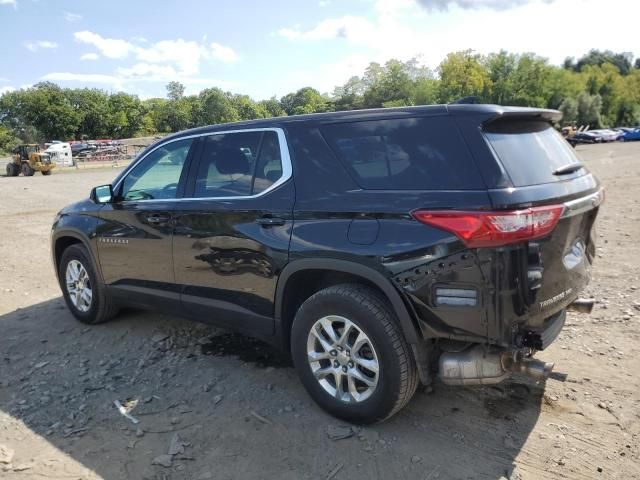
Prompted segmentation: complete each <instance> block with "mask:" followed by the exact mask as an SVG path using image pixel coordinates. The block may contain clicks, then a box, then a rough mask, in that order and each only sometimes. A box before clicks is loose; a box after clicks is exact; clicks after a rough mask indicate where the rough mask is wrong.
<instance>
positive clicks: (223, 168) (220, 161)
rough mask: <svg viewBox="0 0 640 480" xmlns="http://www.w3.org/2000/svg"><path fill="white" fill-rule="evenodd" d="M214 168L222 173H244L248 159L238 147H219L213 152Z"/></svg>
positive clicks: (247, 170)
mask: <svg viewBox="0 0 640 480" xmlns="http://www.w3.org/2000/svg"><path fill="white" fill-rule="evenodd" d="M215 163H216V169H217V170H218V172H220V173H222V174H223V175H234V174H236V175H246V174H248V173H249V160H248V159H247V157H246V156H245V154H244V153H242V151H240V149H239V148H238V149H234V148H221V149H219V150H218V151H217V152H216V154H215Z"/></svg>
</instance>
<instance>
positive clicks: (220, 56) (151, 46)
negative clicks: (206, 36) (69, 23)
mask: <svg viewBox="0 0 640 480" xmlns="http://www.w3.org/2000/svg"><path fill="white" fill-rule="evenodd" d="M74 36H75V38H76V40H77V41H79V42H81V43H86V44H89V45H93V46H94V47H96V48H97V49H98V50H99V51H100V53H101V54H102V55H104V56H105V57H107V58H113V59H124V58H127V57H129V56H133V57H135V59H136V60H138V61H139V62H140V65H149V64H158V65H161V66H162V67H161V68H163V69H164V71H167V68H168V67H171V68H173V69H174V71H175V72H176V73H177V74H179V75H182V76H187V77H191V76H193V75H196V74H197V73H198V72H199V71H200V64H201V63H202V62H203V61H205V60H210V59H213V60H218V61H221V62H225V63H230V62H235V61H237V60H238V54H237V53H236V52H235V51H234V50H233V49H232V48H231V47H227V46H224V45H221V44H219V43H216V42H213V43H211V44H210V45H209V46H207V45H206V44H204V43H200V42H196V41H187V40H183V39H182V38H178V39H176V40H161V41H159V42H155V43H148V42H147V41H146V40H143V39H142V38H135V39H134V41H136V42H137V44H134V43H132V42H130V41H127V40H123V39H118V38H104V37H102V36H101V35H99V34H97V33H94V32H90V31H87V30H85V31H82V32H76V33H75V34H74ZM140 43H144V45H140ZM87 59H88V58H87ZM131 68H136V67H135V66H134V67H131ZM137 68H138V70H139V71H141V70H140V68H146V69H147V71H148V72H151V70H150V69H149V67H137ZM131 71H132V72H133V71H134V70H131ZM155 71H156V72H157V71H158V69H155Z"/></svg>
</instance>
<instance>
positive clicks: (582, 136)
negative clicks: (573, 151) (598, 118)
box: [567, 131, 602, 147]
mask: <svg viewBox="0 0 640 480" xmlns="http://www.w3.org/2000/svg"><path fill="white" fill-rule="evenodd" d="M567 141H568V142H569V143H570V144H571V145H572V146H573V147H575V146H576V145H578V144H580V143H600V142H602V135H600V134H598V133H594V132H593V131H588V132H576V133H574V134H573V135H571V136H570V137H567Z"/></svg>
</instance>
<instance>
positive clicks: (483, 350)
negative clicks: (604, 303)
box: [438, 298, 595, 385]
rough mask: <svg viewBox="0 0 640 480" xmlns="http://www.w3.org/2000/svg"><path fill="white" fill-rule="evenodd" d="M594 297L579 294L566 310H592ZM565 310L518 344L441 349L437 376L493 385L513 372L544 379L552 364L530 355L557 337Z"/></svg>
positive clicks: (455, 382) (447, 380)
mask: <svg viewBox="0 0 640 480" xmlns="http://www.w3.org/2000/svg"><path fill="white" fill-rule="evenodd" d="M594 303H595V300H594V299H585V298H579V299H577V300H575V301H574V302H573V303H572V304H570V305H569V306H568V307H567V310H572V311H577V312H580V313H591V310H592V309H593V304H594ZM565 318H566V311H565V310H562V311H561V312H559V313H558V314H556V315H554V316H553V317H552V318H550V319H549V320H548V321H547V322H545V325H544V327H543V328H541V329H539V330H537V331H534V330H529V331H527V332H526V333H525V334H524V335H522V336H520V337H519V338H520V341H521V345H519V346H520V347H521V348H518V349H512V350H510V349H504V348H497V347H488V346H486V345H481V344H472V345H470V346H468V347H467V348H465V349H463V350H461V351H457V352H451V351H449V352H443V353H442V354H441V355H440V358H439V360H438V376H439V377H440V380H441V381H442V382H443V383H445V384H447V385H493V384H496V383H500V382H502V381H503V380H505V379H506V378H508V377H509V376H510V375H511V374H513V373H519V374H524V375H528V376H530V377H533V378H536V379H538V380H544V379H546V378H548V377H549V375H551V372H552V371H553V367H554V364H553V363H550V362H543V361H540V360H537V359H535V358H533V354H534V353H535V351H536V350H543V349H545V348H546V347H548V346H549V345H550V344H551V343H553V341H554V340H555V339H556V338H557V337H558V335H559V334H560V331H561V330H562V327H563V326H564V323H565Z"/></svg>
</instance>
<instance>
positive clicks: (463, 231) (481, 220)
mask: <svg viewBox="0 0 640 480" xmlns="http://www.w3.org/2000/svg"><path fill="white" fill-rule="evenodd" d="M563 210H564V206H562V205H552V206H545V207H534V208H527V209H525V210H511V211H495V212H483V211H477V212H474V211H464V212H463V211H458V210H436V211H434V210H417V211H415V212H413V213H412V215H413V217H414V218H415V219H416V220H418V221H419V222H422V223H424V224H426V225H431V226H433V227H436V228H441V229H442V230H446V231H448V232H451V233H453V234H455V235H456V236H457V237H458V238H459V239H460V240H462V242H463V243H464V244H465V245H466V246H467V247H470V248H480V247H500V246H503V245H510V244H512V243H518V242H525V241H528V240H534V239H536V238H541V237H544V236H545V235H547V234H549V233H551V232H552V231H553V229H554V228H555V226H556V225H557V224H558V220H560V215H562V211H563Z"/></svg>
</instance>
